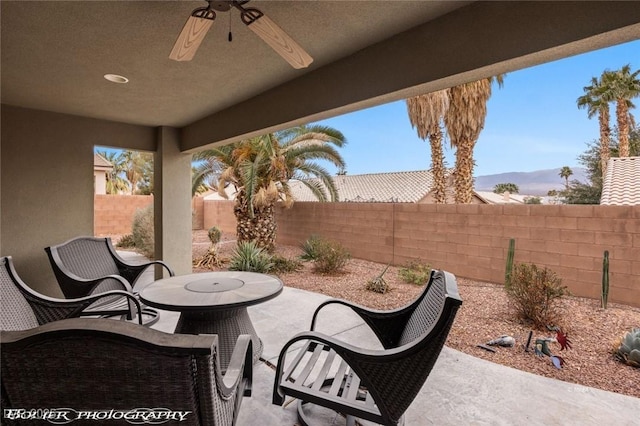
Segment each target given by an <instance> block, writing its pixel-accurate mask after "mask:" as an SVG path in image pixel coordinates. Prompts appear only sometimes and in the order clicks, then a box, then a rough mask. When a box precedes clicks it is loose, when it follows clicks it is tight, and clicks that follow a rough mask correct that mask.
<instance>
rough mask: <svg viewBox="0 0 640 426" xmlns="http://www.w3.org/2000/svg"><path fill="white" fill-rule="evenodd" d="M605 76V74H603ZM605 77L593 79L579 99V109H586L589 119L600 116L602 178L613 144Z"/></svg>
mask: <svg viewBox="0 0 640 426" xmlns="http://www.w3.org/2000/svg"><path fill="white" fill-rule="evenodd" d="M603 76H604V74H603ZM602 80H603V77H601V79H600V80H598V79H597V78H596V77H592V78H591V84H590V85H589V86H585V87H584V88H583V90H584V91H585V94H584V95H582V96H580V97H579V98H578V101H577V102H578V108H586V109H587V115H588V117H589V118H593V116H594V115H596V114H597V115H598V125H599V127H600V167H601V170H602V178H603V179H604V175H605V174H606V172H607V164H608V162H609V157H610V150H609V145H610V144H611V128H610V127H609V118H610V116H609V101H610V99H609V94H608V93H607V89H606V87H605V86H604V84H603V81H602Z"/></svg>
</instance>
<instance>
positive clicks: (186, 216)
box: [153, 127, 191, 278]
mask: <svg viewBox="0 0 640 426" xmlns="http://www.w3.org/2000/svg"><path fill="white" fill-rule="evenodd" d="M153 210H154V217H155V219H154V224H155V244H156V259H161V260H164V261H165V262H167V263H168V264H169V265H170V266H171V267H172V268H173V270H174V271H175V273H176V275H184V274H189V273H191V154H183V153H181V152H180V132H179V131H178V129H175V128H172V127H160V128H158V149H157V151H156V157H155V161H154V204H153ZM159 274H162V270H159V269H158V268H156V278H161V277H159V276H158V275H159Z"/></svg>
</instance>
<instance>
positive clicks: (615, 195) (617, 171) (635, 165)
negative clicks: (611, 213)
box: [600, 157, 640, 206]
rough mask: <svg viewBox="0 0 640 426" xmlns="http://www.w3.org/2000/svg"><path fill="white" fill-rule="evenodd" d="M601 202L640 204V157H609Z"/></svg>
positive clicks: (603, 203) (607, 203)
mask: <svg viewBox="0 0 640 426" xmlns="http://www.w3.org/2000/svg"><path fill="white" fill-rule="evenodd" d="M600 204H602V205H610V206H615V205H617V206H630V205H640V157H622V158H611V159H609V163H608V164H607V174H606V176H605V178H604V182H603V185H602V196H601V197H600Z"/></svg>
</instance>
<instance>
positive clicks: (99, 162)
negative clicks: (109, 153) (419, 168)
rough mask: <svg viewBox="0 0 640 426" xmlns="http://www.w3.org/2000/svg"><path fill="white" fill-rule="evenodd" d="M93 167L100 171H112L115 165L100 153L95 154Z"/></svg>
mask: <svg viewBox="0 0 640 426" xmlns="http://www.w3.org/2000/svg"><path fill="white" fill-rule="evenodd" d="M93 167H94V168H100V169H112V168H113V165H112V164H111V163H110V162H109V161H108V160H107V159H106V158H104V157H103V156H102V155H100V154H98V153H94V154H93Z"/></svg>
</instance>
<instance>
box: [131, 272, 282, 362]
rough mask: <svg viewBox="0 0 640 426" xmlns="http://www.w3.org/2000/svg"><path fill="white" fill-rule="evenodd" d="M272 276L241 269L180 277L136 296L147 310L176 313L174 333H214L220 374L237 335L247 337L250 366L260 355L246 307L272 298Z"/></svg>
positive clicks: (277, 288)
mask: <svg viewBox="0 0 640 426" xmlns="http://www.w3.org/2000/svg"><path fill="white" fill-rule="evenodd" d="M282 287H283V284H282V281H280V280H279V279H278V278H276V277H274V276H271V275H265V274H259V273H255V272H244V271H219V272H204V273H196V274H187V275H180V276H175V277H170V278H165V279H161V280H157V281H155V282H154V283H152V284H150V285H149V286H147V287H146V288H144V289H143V290H142V291H141V292H140V300H142V301H143V302H144V303H146V304H147V305H149V306H153V307H155V308H158V309H164V310H167V311H178V312H180V320H179V321H178V325H177V327H176V333H184V334H217V335H218V351H219V355H220V365H221V367H222V369H223V370H226V368H227V366H228V365H229V360H230V359H231V354H232V353H233V348H234V347H235V345H236V341H237V340H238V336H239V335H241V334H248V335H250V336H251V341H252V345H253V362H254V363H255V362H257V361H258V359H259V358H260V355H261V354H262V341H261V340H260V338H259V337H258V334H257V333H256V330H255V328H254V327H253V324H252V323H251V318H249V313H248V312H247V306H251V305H256V304H258V303H262V302H265V301H267V300H270V299H273V298H274V297H276V296H277V295H279V294H280V293H281V292H282Z"/></svg>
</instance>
